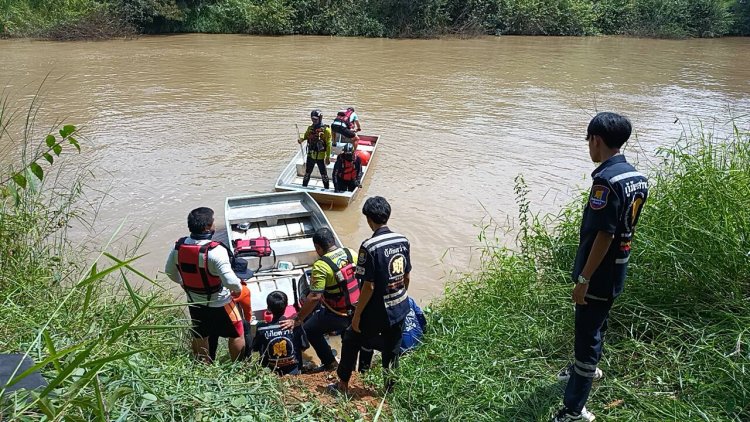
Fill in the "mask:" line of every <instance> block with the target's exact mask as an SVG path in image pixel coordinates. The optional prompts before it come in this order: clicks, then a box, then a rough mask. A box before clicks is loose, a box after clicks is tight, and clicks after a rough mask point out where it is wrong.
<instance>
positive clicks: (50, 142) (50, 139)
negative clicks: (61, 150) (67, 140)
mask: <svg viewBox="0 0 750 422" xmlns="http://www.w3.org/2000/svg"><path fill="white" fill-rule="evenodd" d="M44 142H45V143H46V144H47V146H48V147H50V148H52V145H55V144H56V143H57V140H56V139H55V136H54V135H47V137H46V138H44Z"/></svg>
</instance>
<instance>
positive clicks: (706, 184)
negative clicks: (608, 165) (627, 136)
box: [391, 130, 750, 421]
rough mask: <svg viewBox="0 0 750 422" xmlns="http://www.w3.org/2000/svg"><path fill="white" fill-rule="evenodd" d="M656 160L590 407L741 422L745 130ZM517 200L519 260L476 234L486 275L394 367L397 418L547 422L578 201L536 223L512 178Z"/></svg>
mask: <svg viewBox="0 0 750 422" xmlns="http://www.w3.org/2000/svg"><path fill="white" fill-rule="evenodd" d="M661 158H662V162H661V163H659V164H658V165H657V166H656V167H655V168H653V169H652V171H651V172H649V173H650V175H651V176H650V185H651V191H650V197H649V200H648V202H647V204H646V206H645V207H644V211H643V215H642V218H641V222H640V224H639V227H638V228H637V230H636V235H635V239H634V241H633V255H632V256H631V260H630V262H631V264H630V268H629V274H628V280H627V282H626V287H625V292H624V293H623V295H622V296H621V297H620V298H619V299H618V301H617V302H616V303H615V306H614V307H613V309H612V312H611V315H610V316H611V317H610V321H609V330H608V331H607V334H606V341H605V348H604V355H603V360H602V362H601V363H600V367H601V368H602V369H603V370H604V373H605V377H604V378H603V379H602V380H601V381H599V382H597V383H595V385H594V390H593V393H592V396H591V399H590V401H589V403H588V404H587V408H588V409H589V410H591V411H593V412H594V413H595V414H597V416H599V417H598V418H597V420H599V419H602V420H607V421H610V420H612V421H614V420H623V421H625V420H644V421H645V420H648V421H666V420H675V421H676V420H679V421H693V420H706V421H709V420H710V421H741V420H742V421H746V420H750V377H748V376H747V374H748V371H750V338H748V335H747V334H748V327H750V236H748V233H750V132H744V133H743V132H740V131H739V130H736V131H735V134H734V136H733V137H731V138H730V139H728V140H717V139H711V136H710V135H709V134H704V133H701V132H698V133H693V134H688V136H687V137H685V138H683V139H681V141H680V142H679V143H678V144H677V146H675V147H674V148H672V149H664V150H662V151H661ZM517 194H518V197H519V205H520V209H521V218H520V221H521V226H520V230H519V232H520V236H519V243H520V245H519V246H520V248H519V251H518V252H516V253H514V252H510V251H507V250H503V249H500V248H497V247H495V246H494V245H495V244H496V242H495V241H494V240H493V238H492V237H493V236H492V230H493V228H492V225H489V224H488V225H487V226H485V229H484V231H483V235H482V237H481V239H483V240H486V241H487V248H486V250H485V257H486V258H487V259H486V260H485V262H487V264H486V266H485V267H484V268H483V269H482V271H481V272H480V273H478V274H477V275H476V277H475V278H474V279H470V280H465V281H464V282H462V283H459V284H457V285H455V286H454V288H452V289H450V290H449V292H448V293H447V294H446V296H445V298H444V299H443V301H442V303H440V304H438V305H437V306H436V307H435V309H434V311H433V314H432V318H431V319H430V323H431V325H430V327H431V328H430V332H429V334H428V336H427V338H426V341H425V344H424V345H423V346H421V348H419V349H417V351H416V352H415V353H413V354H412V355H411V356H408V357H407V358H405V359H404V360H403V362H402V365H401V368H400V371H401V376H402V377H403V378H404V379H403V382H402V383H401V387H399V388H398V389H397V390H396V391H395V394H394V396H393V399H394V400H393V401H392V402H391V407H392V408H394V411H395V412H396V414H397V415H400V416H402V418H403V419H405V420H427V419H430V420H473V421H480V420H482V421H483V420H486V421H498V420H523V421H544V420H549V419H548V418H549V416H550V415H551V413H552V410H553V409H555V408H556V407H558V406H560V405H561V400H562V393H563V387H564V385H563V384H562V383H560V382H558V381H557V379H556V376H555V374H556V372H557V371H558V370H559V369H561V368H563V367H564V366H565V365H566V363H568V362H569V360H570V359H571V358H572V349H573V338H572V335H573V306H572V304H571V300H570V294H571V291H572V283H571V274H570V271H571V268H572V262H573V258H574V256H575V251H576V246H577V243H578V227H579V223H580V215H581V206H582V205H583V202H581V201H575V203H573V204H571V206H570V207H568V208H566V209H565V210H564V211H563V212H562V213H561V214H560V215H559V216H557V217H556V218H555V219H553V220H551V221H544V222H543V223H542V222H540V220H539V219H537V218H535V217H534V216H532V215H529V214H528V199H527V194H528V191H527V190H526V188H525V186H524V185H523V183H522V182H521V183H519V185H518V187H517ZM551 227H554V228H551ZM446 397H450V400H448V401H446V400H445V398H446ZM400 419H401V418H400Z"/></svg>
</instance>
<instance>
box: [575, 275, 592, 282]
mask: <svg viewBox="0 0 750 422" xmlns="http://www.w3.org/2000/svg"><path fill="white" fill-rule="evenodd" d="M576 283H577V284H589V281H588V280H586V277H584V276H583V275H581V274H578V281H577V282H576Z"/></svg>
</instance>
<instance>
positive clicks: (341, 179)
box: [333, 144, 362, 192]
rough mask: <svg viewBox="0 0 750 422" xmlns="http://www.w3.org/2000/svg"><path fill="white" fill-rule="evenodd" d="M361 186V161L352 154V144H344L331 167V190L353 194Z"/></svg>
mask: <svg viewBox="0 0 750 422" xmlns="http://www.w3.org/2000/svg"><path fill="white" fill-rule="evenodd" d="M361 186H362V160H361V159H360V158H359V157H358V156H357V154H355V153H354V147H353V146H352V144H344V147H343V148H342V150H341V154H339V156H338V157H337V158H336V164H334V165H333V189H334V190H335V191H336V192H346V191H349V192H354V189H355V188H358V187H361Z"/></svg>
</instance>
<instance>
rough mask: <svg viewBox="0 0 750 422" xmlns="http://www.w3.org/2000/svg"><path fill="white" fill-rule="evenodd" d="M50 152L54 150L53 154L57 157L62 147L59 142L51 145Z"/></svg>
mask: <svg viewBox="0 0 750 422" xmlns="http://www.w3.org/2000/svg"><path fill="white" fill-rule="evenodd" d="M52 152H54V153H55V155H57V156H58V157H59V156H60V153H61V152H62V147H61V146H60V144H55V145H53V146H52Z"/></svg>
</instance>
